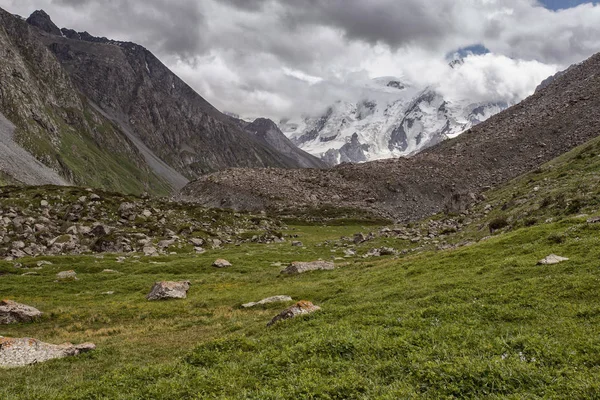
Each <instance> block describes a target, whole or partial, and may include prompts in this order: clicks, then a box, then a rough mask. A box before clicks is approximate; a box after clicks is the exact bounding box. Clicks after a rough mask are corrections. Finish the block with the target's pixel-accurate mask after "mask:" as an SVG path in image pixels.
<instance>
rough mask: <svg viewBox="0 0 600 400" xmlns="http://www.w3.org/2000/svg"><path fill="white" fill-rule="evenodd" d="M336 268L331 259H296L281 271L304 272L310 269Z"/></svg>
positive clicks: (283, 272)
mask: <svg viewBox="0 0 600 400" xmlns="http://www.w3.org/2000/svg"><path fill="white" fill-rule="evenodd" d="M332 269H335V265H334V263H332V262H329V261H313V262H300V261H294V262H293V263H291V264H290V265H289V266H288V267H287V268H286V269H284V270H283V271H281V273H282V274H290V275H294V274H302V273H304V272H309V271H319V270H332Z"/></svg>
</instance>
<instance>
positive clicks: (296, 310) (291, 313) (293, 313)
mask: <svg viewBox="0 0 600 400" xmlns="http://www.w3.org/2000/svg"><path fill="white" fill-rule="evenodd" d="M320 309H321V307H319V306H315V305H314V304H313V303H311V302H310V301H306V300H302V301H299V302H297V303H296V304H294V305H293V306H291V307H289V308H286V309H285V310H283V311H282V312H280V313H279V314H277V315H276V316H275V317H274V318H273V319H272V320H271V321H270V322H269V323H268V324H267V326H271V325H273V324H276V323H277V322H279V321H283V320H286V319H290V318H295V317H297V316H299V315H305V314H311V313H313V312H315V311H319V310H320Z"/></svg>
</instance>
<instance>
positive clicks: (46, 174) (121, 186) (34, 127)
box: [0, 9, 170, 194]
mask: <svg viewBox="0 0 600 400" xmlns="http://www.w3.org/2000/svg"><path fill="white" fill-rule="evenodd" d="M0 113H1V114H2V115H3V116H4V117H5V118H6V119H7V120H9V121H10V122H8V121H4V120H3V121H4V122H3V123H2V126H3V127H2V137H3V139H2V141H3V151H2V154H1V157H0V158H1V159H2V160H3V161H2V162H0V167H1V168H2V171H3V174H4V175H5V176H9V177H11V178H10V179H6V180H7V181H9V182H13V183H14V182H21V183H27V184H47V183H65V182H69V183H72V184H88V185H92V186H99V187H105V188H108V189H112V190H121V191H124V192H138V193H141V192H143V191H148V192H152V193H157V194H166V193H168V192H169V190H170V189H169V186H168V184H167V183H166V182H164V181H163V180H162V179H160V178H159V177H158V176H156V175H155V174H154V173H153V172H152V171H151V170H150V168H149V167H148V165H147V164H146V162H145V160H144V158H143V157H142V155H141V154H140V153H139V152H138V150H137V149H136V147H135V146H134V145H133V144H132V143H131V141H129V140H128V139H127V138H126V137H125V136H124V135H123V134H122V133H121V132H120V131H119V130H118V129H117V128H116V127H115V126H114V125H113V124H112V123H111V122H110V121H109V120H107V119H106V118H104V117H103V116H102V115H101V114H100V113H99V112H97V111H96V110H94V109H93V107H91V106H90V105H89V103H88V102H87V100H86V99H85V98H84V97H83V96H81V95H80V94H79V92H78V91H77V89H76V88H75V86H74V85H73V84H72V81H71V79H70V78H69V76H68V75H67V74H66V73H65V71H64V69H63V68H62V67H61V65H60V63H59V62H58V61H57V60H56V57H54V55H53V54H52V53H51V52H50V51H49V50H48V49H47V48H46V46H44V44H43V43H42V42H41V41H40V40H39V35H38V29H37V28H33V27H31V26H30V25H28V24H27V23H26V22H25V21H23V20H22V19H20V18H18V17H16V16H14V15H12V14H9V13H7V12H5V11H4V10H1V9H0ZM15 157H17V158H18V160H17V162H18V163H19V164H18V165H17V167H16V168H15V164H14V162H13V161H11V160H14V159H15ZM11 164H12V165H13V166H12V167H11ZM42 164H43V165H42ZM90 165H93V166H94V168H90ZM59 175H60V176H59Z"/></svg>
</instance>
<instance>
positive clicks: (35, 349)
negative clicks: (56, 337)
mask: <svg viewBox="0 0 600 400" xmlns="http://www.w3.org/2000/svg"><path fill="white" fill-rule="evenodd" d="M95 348H96V345H94V344H93V343H83V344H79V345H73V344H71V343H63V344H60V345H55V344H49V343H44V342H41V341H39V340H37V339H30V338H18V339H15V338H7V337H0V368H15V367H24V366H26V365H31V364H37V363H41V362H44V361H48V360H53V359H56V358H65V357H70V356H76V355H78V354H81V353H86V352H88V351H92V350H94V349H95Z"/></svg>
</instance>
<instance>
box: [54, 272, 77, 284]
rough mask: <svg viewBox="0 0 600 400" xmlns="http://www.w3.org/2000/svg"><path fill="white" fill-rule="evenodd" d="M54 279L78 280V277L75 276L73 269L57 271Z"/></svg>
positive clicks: (63, 280) (62, 280)
mask: <svg viewBox="0 0 600 400" xmlns="http://www.w3.org/2000/svg"><path fill="white" fill-rule="evenodd" d="M56 279H57V280H58V281H59V282H68V281H78V280H79V278H77V273H76V272H75V271H73V270H70V271H61V272H59V273H58V274H56Z"/></svg>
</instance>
